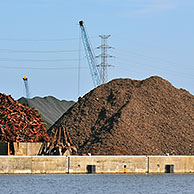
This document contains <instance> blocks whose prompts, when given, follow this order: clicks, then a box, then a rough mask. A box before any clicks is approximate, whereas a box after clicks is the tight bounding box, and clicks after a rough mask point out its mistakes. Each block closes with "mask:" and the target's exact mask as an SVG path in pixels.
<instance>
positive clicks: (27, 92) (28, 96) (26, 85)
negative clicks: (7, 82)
mask: <svg viewBox="0 0 194 194" xmlns="http://www.w3.org/2000/svg"><path fill="white" fill-rule="evenodd" d="M23 80H24V86H25V90H26V98H30V90H29V85H28V78H27V77H26V76H25V75H24V76H23Z"/></svg>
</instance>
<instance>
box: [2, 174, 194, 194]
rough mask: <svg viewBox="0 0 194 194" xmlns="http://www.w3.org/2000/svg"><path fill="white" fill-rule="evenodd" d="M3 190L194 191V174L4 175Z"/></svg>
mask: <svg viewBox="0 0 194 194" xmlns="http://www.w3.org/2000/svg"><path fill="white" fill-rule="evenodd" d="M0 193H4V194H7V193H12V194H24V193H25V194H35V193H42V194H50V193H52V194H54V193H60V194H62V193H68V194H75V193H77V194H78V193H79V194H82V193H84V194H88V193H94V194H107V193H111V194H112V193H117V194H118V193H119V194H120V193H143V194H144V193H146V194H147V193H149V194H152V193H154V194H155V193H181V194H182V193H194V175H192V174H187V175H175V174H163V175H0Z"/></svg>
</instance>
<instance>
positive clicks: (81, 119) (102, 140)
mask: <svg viewBox="0 0 194 194" xmlns="http://www.w3.org/2000/svg"><path fill="white" fill-rule="evenodd" d="M59 128H64V129H68V131H69V134H70V137H71V140H72V142H73V144H74V145H75V146H76V147H77V149H78V153H79V154H87V153H92V154H96V155H99V154H102V155H109V154H110V155H120V154H122V155H166V154H174V155H191V154H194V136H193V134H194V96H192V95H191V94H190V93H189V92H187V91H185V90H183V89H176V88H175V87H173V86H172V85H171V84H170V83H169V82H168V81H166V80H164V79H162V78H160V77H157V76H154V77H150V78H148V79H146V80H143V81H137V80H131V79H116V80H113V81H111V82H109V83H107V84H104V85H101V86H99V87H97V88H96V89H94V90H92V91H91V92H89V93H88V94H86V95H85V96H84V97H83V98H82V99H80V100H79V101H78V102H77V103H76V104H75V105H74V106H73V107H72V108H70V109H69V110H68V111H67V112H66V113H65V114H64V115H63V116H62V117H61V118H60V119H59V120H58V121H57V122H56V123H55V125H53V127H51V129H50V130H49V133H50V135H51V136H53V135H54V133H55V132H56V129H59Z"/></svg>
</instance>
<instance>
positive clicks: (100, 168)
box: [0, 156, 194, 174]
mask: <svg viewBox="0 0 194 194" xmlns="http://www.w3.org/2000/svg"><path fill="white" fill-rule="evenodd" d="M84 173H97V174H102V173H109V174H110V173H111V174H116V173H119V174H122V173H128V174H145V173H153V174H156V173H194V156H0V174H84Z"/></svg>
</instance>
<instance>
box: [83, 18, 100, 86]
mask: <svg viewBox="0 0 194 194" xmlns="http://www.w3.org/2000/svg"><path fill="white" fill-rule="evenodd" d="M79 25H80V28H81V38H82V42H83V46H84V50H85V53H86V57H87V60H88V65H89V68H90V73H91V76H92V80H93V84H94V87H97V86H98V85H100V84H101V79H100V75H99V71H98V68H97V62H96V58H95V55H94V52H93V49H92V46H91V43H90V41H89V37H88V34H87V32H86V28H85V26H84V22H83V21H82V20H81V21H79Z"/></svg>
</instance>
